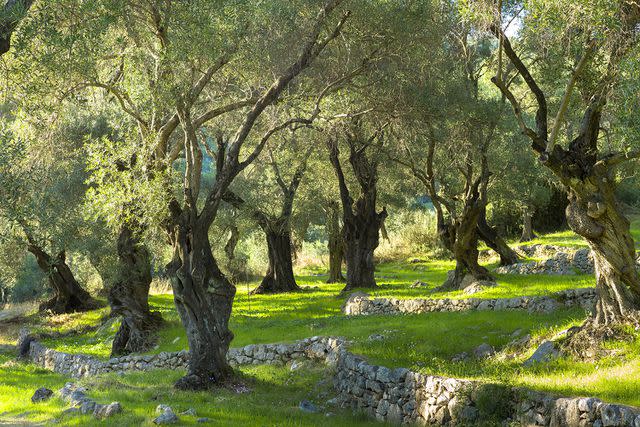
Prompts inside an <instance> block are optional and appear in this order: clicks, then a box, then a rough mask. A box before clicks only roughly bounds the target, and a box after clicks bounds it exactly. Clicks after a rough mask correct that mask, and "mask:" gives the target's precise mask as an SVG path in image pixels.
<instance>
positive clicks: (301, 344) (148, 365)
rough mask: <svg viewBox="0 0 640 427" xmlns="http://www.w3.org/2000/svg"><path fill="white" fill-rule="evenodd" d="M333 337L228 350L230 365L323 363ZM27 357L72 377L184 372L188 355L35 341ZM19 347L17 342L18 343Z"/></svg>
mask: <svg viewBox="0 0 640 427" xmlns="http://www.w3.org/2000/svg"><path fill="white" fill-rule="evenodd" d="M334 341H335V339H332V338H320V337H314V338H308V339H305V340H301V341H297V342H295V343H292V344H253V345H248V346H245V347H241V348H234V349H230V350H229V353H228V358H229V363H230V364H231V365H232V366H238V365H251V364H253V365H269V364H271V365H278V364H286V363H288V362H291V361H293V360H299V359H321V360H326V359H327V354H328V352H329V347H328V346H329V343H333V342H334ZM29 345H30V346H29V350H28V358H29V359H30V360H32V361H33V362H34V363H35V364H37V365H39V366H41V367H43V368H46V369H49V370H51V371H54V372H57V373H60V374H64V375H69V376H71V377H74V378H80V377H86V376H91V375H97V374H104V373H109V372H121V371H146V370H150V369H186V368H187V365H188V363H189V352H188V351H187V350H182V351H178V352H162V353H158V354H154V355H143V356H122V357H116V358H112V359H109V360H106V361H103V360H99V359H96V358H95V357H91V356H87V355H84V354H70V353H63V352H60V351H56V350H53V349H49V348H47V347H45V346H44V345H42V343H40V342H38V341H35V340H34V341H31V342H30V344H29ZM18 347H20V343H18Z"/></svg>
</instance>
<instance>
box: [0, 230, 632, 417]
mask: <svg viewBox="0 0 640 427" xmlns="http://www.w3.org/2000/svg"><path fill="white" fill-rule="evenodd" d="M633 225H634V230H633V233H634V236H635V238H636V239H637V240H640V235H638V234H639V231H640V221H639V220H638V219H636V220H635V221H634V223H633ZM538 242H539V243H546V244H558V245H565V246H568V245H572V246H581V245H582V243H581V242H580V241H579V240H578V239H577V237H576V236H574V235H572V234H571V233H569V232H562V233H554V234H552V235H547V236H543V237H541V238H540V239H538ZM412 261H415V260H412ZM453 265H454V264H453V262H452V261H442V260H419V261H418V262H409V260H405V261H398V262H393V263H386V264H383V265H380V266H379V268H378V271H377V274H376V275H377V280H378V283H379V284H380V287H379V288H378V289H376V290H375V291H374V292H372V294H373V296H378V297H395V298H466V297H468V296H465V295H463V294H462V293H461V292H449V293H431V291H432V289H433V288H434V287H436V286H437V285H439V284H440V283H442V281H443V280H444V279H445V277H446V272H447V270H450V269H451V268H453ZM490 267H495V265H490ZM300 273H301V274H300V275H299V276H298V281H299V284H301V285H302V286H303V287H305V288H307V289H306V290H305V291H304V292H299V293H293V294H287V295H261V296H252V297H250V296H249V295H248V293H247V291H248V290H249V289H250V288H251V287H252V286H254V285H255V284H242V285H240V286H239V287H238V292H237V296H236V301H235V304H234V311H233V316H232V318H231V321H230V323H231V329H232V330H233V332H234V333H235V336H236V337H235V339H234V341H233V343H232V346H234V347H240V346H243V345H247V344H256V343H272V342H287V341H293V340H297V339H302V338H306V337H310V336H314V335H333V336H343V337H345V338H347V339H349V340H351V341H352V345H351V350H352V351H353V352H354V353H356V354H361V355H363V356H365V357H367V358H368V359H369V360H370V361H371V362H374V363H379V364H382V365H386V366H389V367H407V368H410V369H413V370H416V371H421V372H424V373H429V374H437V375H445V376H454V377H461V378H470V379H477V380H482V381H491V382H501V383H507V384H513V385H523V386H527V387H532V388H535V389H538V390H544V391H549V392H554V393H558V394H565V395H589V396H596V397H599V398H601V399H603V400H606V401H611V402H621V403H626V404H631V405H636V406H640V344H639V341H638V340H635V341H633V342H630V343H629V342H627V343H620V342H618V343H611V344H610V347H612V348H615V349H616V353H615V355H614V356H611V357H608V358H604V359H602V360H599V361H598V362H597V363H596V364H588V363H581V362H576V361H573V360H567V359H561V360H558V361H555V362H551V363H545V364H542V365H539V366H535V367H531V368H524V367H522V361H523V360H524V358H526V357H527V356H528V354H524V355H521V356H520V357H518V358H515V359H506V358H493V359H491V360H488V361H470V362H462V363H454V362H451V358H452V356H453V355H455V354H457V353H460V352H471V351H472V350H473V348H475V347H477V346H478V345H479V344H481V343H485V342H486V343H489V344H491V345H493V346H494V347H496V348H501V347H503V346H505V345H506V344H507V343H508V342H510V341H511V340H512V339H513V336H512V334H513V333H514V331H516V330H521V334H525V333H530V334H531V335H532V336H533V337H534V341H539V340H540V339H542V337H546V336H549V335H550V334H553V333H555V332H557V331H559V330H562V329H566V328H568V327H569V326H572V325H575V324H579V323H580V322H582V320H583V319H584V317H585V314H584V312H582V311H581V310H579V309H571V310H561V311H557V312H555V313H552V314H535V315H533V314H527V313H526V312H524V311H504V312H462V313H425V314H421V315H409V316H361V317H355V318H346V317H344V316H342V315H341V311H340V306H341V304H342V303H343V301H344V296H343V297H339V296H338V294H339V292H340V290H341V289H342V286H343V285H341V284H325V283H324V281H325V280H326V276H324V275H318V273H319V271H318V270H311V269H310V270H306V271H301V272H300ZM496 277H497V280H498V284H499V286H497V287H495V288H489V289H486V290H484V291H483V292H481V293H479V294H475V295H473V297H474V298H510V297H515V296H521V295H532V296H533V295H548V294H550V293H553V292H557V291H560V290H564V289H572V288H583V287H590V286H593V284H594V283H593V282H594V279H593V277H591V276H586V275H575V276H545V275H531V276H519V275H496ZM415 280H421V281H424V282H426V283H429V285H430V286H429V287H426V288H415V289H412V288H410V287H409V286H410V285H411V284H412V283H413V282H414V281H415ZM150 303H151V305H152V307H153V309H154V310H158V311H160V312H161V313H162V315H163V317H164V318H165V320H166V321H167V322H166V325H165V327H164V328H163V330H162V331H161V333H160V338H159V342H158V347H157V348H155V349H154V350H153V351H152V352H154V353H155V352H160V351H177V350H181V349H184V348H186V347H187V342H186V337H185V334H184V330H183V328H182V326H181V324H180V321H179V319H178V317H177V314H176V312H175V309H174V305H173V297H172V296H171V295H153V296H151V297H150ZM107 312H108V309H107V308H102V309H100V310H95V311H92V312H89V313H77V314H71V315H64V316H53V317H48V318H39V317H36V316H32V317H29V318H28V322H30V323H31V324H32V326H33V327H34V328H35V329H38V330H42V331H57V332H65V331H68V330H70V329H74V328H79V327H82V326H85V325H97V324H99V323H100V322H101V319H102V318H103V317H104V316H105V315H106V314H107ZM117 327H118V325H117V322H110V323H106V324H105V325H104V326H102V327H101V328H99V329H98V330H95V331H93V332H89V333H85V334H82V335H76V336H69V337H66V338H61V339H55V340H47V342H46V344H47V345H48V346H50V347H52V348H56V349H58V350H60V351H67V352H74V353H86V354H91V355H94V356H96V357H98V358H107V357H108V355H109V351H110V346H111V339H112V337H113V334H114V333H115V331H116V330H117ZM372 334H381V335H383V336H384V339H383V340H382V341H370V340H369V339H368V337H369V336H370V335H372ZM9 335H10V334H8V333H2V332H0V344H1V343H3V342H7V341H10V340H11V339H13V338H14V337H13V336H11V337H9ZM532 351H533V347H532V348H530V349H529V354H530V353H531V352H532ZM241 373H242V375H243V378H245V381H246V382H247V383H249V384H250V387H251V388H252V392H251V393H248V394H243V395H234V394H232V393H231V392H228V391H217V392H215V393H182V392H177V391H175V390H173V388H172V387H171V385H172V383H173V381H175V380H176V379H177V378H178V377H179V376H180V375H181V374H182V373H181V372H174V371H170V372H169V371H154V372H150V373H127V374H126V375H124V376H117V375H107V376H99V377H96V378H91V379H87V380H84V383H85V385H88V386H89V387H90V389H91V396H92V397H94V398H95V399H96V400H98V401H99V402H111V401H114V400H118V401H120V402H121V403H122V404H123V406H124V408H125V413H124V414H123V415H122V416H120V417H118V418H117V419H114V420H117V421H115V422H117V425H150V424H149V423H150V420H151V419H152V418H153V416H154V415H153V411H154V409H155V406H156V405H157V404H159V403H168V404H171V405H173V406H174V407H175V408H176V409H177V410H185V409H187V408H189V407H193V408H195V409H196V411H197V413H198V415H199V416H205V417H209V418H211V419H212V424H214V425H216V424H217V425H244V424H248V425H296V426H306V425H369V423H370V422H369V421H366V420H365V419H364V418H362V417H361V416H353V415H352V414H350V413H343V412H338V413H337V414H336V416H333V417H331V418H325V417H324V414H305V413H302V412H301V411H300V410H299V409H297V405H298V403H299V401H300V400H302V399H305V398H307V399H310V400H312V401H314V402H315V403H318V404H322V403H323V402H325V401H326V400H327V399H329V398H330V397H332V391H331V388H330V384H328V383H323V384H320V385H318V382H319V381H320V378H322V376H323V371H322V368H321V367H317V366H316V367H314V366H310V367H308V368H305V369H303V370H300V371H296V372H294V373H292V372H290V371H289V370H288V369H287V368H286V367H272V366H264V367H246V368H242V369H241ZM65 381H67V379H66V378H65V377H63V376H60V375H56V374H52V373H50V372H47V371H44V370H41V369H38V368H36V367H34V366H32V365H29V364H22V363H16V362H13V361H11V360H10V358H9V357H8V356H7V355H2V354H0V397H1V398H0V417H4V418H10V419H14V420H16V419H17V418H16V417H19V415H20V414H24V413H25V412H28V414H27V418H28V419H29V420H30V421H51V420H54V419H58V418H59V417H60V414H61V412H62V410H63V409H64V405H63V403H62V402H60V401H59V400H58V399H52V400H51V401H50V402H48V403H44V404H40V405H32V404H31V403H30V401H29V398H30V396H31V394H32V393H33V391H34V390H35V389H36V388H38V387H40V386H47V387H49V388H52V389H57V388H60V387H61V386H62V385H63V384H64V382H65ZM327 411H331V412H337V411H336V410H335V409H333V408H331V409H325V410H324V412H327ZM58 421H59V423H60V424H61V425H91V423H94V424H96V425H97V424H100V425H104V424H107V425H112V424H110V423H109V422H107V423H98V422H94V421H92V420H91V418H90V417H67V418H64V419H60V420H58ZM193 422H195V418H189V417H184V423H185V424H190V423H193Z"/></svg>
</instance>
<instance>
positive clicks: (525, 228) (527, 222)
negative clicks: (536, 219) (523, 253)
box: [520, 208, 538, 242]
mask: <svg viewBox="0 0 640 427" xmlns="http://www.w3.org/2000/svg"><path fill="white" fill-rule="evenodd" d="M532 218H533V212H531V209H529V208H526V209H525V210H524V211H523V212H522V236H520V241H521V242H530V241H532V240H533V239H535V238H536V237H538V236H536V234H535V233H534V232H533V226H532V224H531V220H532Z"/></svg>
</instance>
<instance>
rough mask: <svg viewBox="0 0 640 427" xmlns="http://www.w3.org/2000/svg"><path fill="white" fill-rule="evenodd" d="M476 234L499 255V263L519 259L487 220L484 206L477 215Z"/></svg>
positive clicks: (511, 262) (509, 262)
mask: <svg viewBox="0 0 640 427" xmlns="http://www.w3.org/2000/svg"><path fill="white" fill-rule="evenodd" d="M478 235H479V236H480V238H481V239H482V240H483V241H484V242H485V243H486V244H487V246H489V247H490V248H491V249H493V250H494V251H495V252H496V253H497V254H498V255H499V256H500V265H511V264H515V263H517V262H518V261H520V257H519V256H518V254H517V253H516V251H514V250H513V249H511V247H510V246H509V245H508V244H507V242H505V240H504V239H503V238H502V237H500V235H499V234H498V232H497V231H496V230H495V229H494V228H493V227H491V226H490V225H489V223H488V222H487V209H486V206H485V207H484V208H483V209H482V212H480V215H479V216H478Z"/></svg>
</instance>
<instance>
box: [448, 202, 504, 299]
mask: <svg viewBox="0 0 640 427" xmlns="http://www.w3.org/2000/svg"><path fill="white" fill-rule="evenodd" d="M481 205H482V202H481V201H480V200H479V199H478V198H477V197H472V198H471V199H469V200H467V201H466V203H465V206H464V209H463V212H462V213H461V215H460V216H459V217H458V218H457V219H456V221H455V223H454V224H453V225H451V226H450V227H453V230H451V228H448V231H447V232H446V233H443V234H442V235H441V238H443V237H445V238H446V240H444V241H443V243H444V244H445V246H448V247H449V248H450V249H451V251H452V252H453V256H454V258H455V260H456V268H455V270H454V272H453V275H452V276H450V277H448V278H447V280H446V281H445V282H444V283H443V284H442V285H441V286H440V287H439V288H438V289H439V290H457V289H460V287H461V285H462V281H463V279H464V277H465V276H466V275H467V274H471V275H473V277H474V278H475V279H477V280H493V278H492V277H491V275H490V274H489V271H488V270H487V269H486V268H484V267H483V266H481V265H480V264H479V263H478V217H479V216H480V211H481V210H482V206H481ZM452 236H454V238H453V241H451V238H452Z"/></svg>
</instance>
